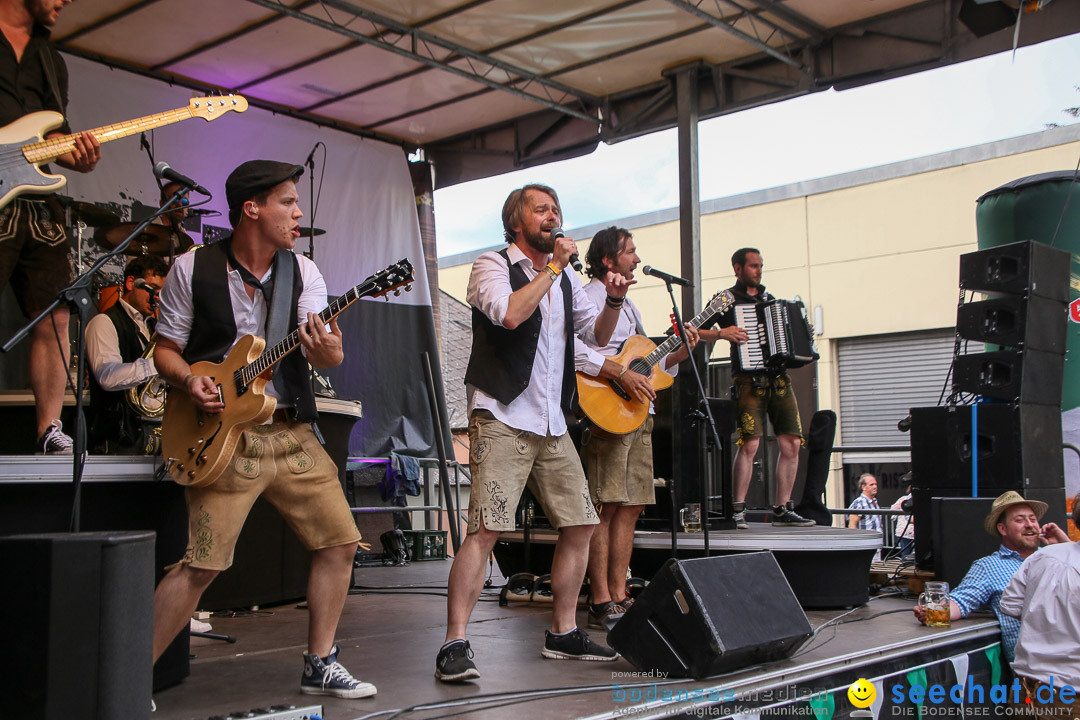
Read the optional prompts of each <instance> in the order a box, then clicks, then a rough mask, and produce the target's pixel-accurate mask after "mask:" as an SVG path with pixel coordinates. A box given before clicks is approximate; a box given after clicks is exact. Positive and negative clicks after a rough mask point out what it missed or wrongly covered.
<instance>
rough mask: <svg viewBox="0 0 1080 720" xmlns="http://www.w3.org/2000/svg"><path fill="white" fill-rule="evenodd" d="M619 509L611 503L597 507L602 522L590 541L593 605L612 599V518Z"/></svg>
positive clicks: (590, 584) (590, 582) (590, 583)
mask: <svg viewBox="0 0 1080 720" xmlns="http://www.w3.org/2000/svg"><path fill="white" fill-rule="evenodd" d="M618 509H619V508H618V506H617V505H612V504H611V503H606V504H604V505H600V506H598V507H597V510H598V512H599V513H600V524H599V525H597V526H596V530H595V531H594V532H593V536H592V540H591V541H590V542H589V569H588V573H589V590H590V593H591V595H592V604H593V605H602V604H603V603H606V602H610V601H611V593H610V591H609V590H608V567H609V560H608V553H609V549H608V548H609V545H610V543H611V539H610V535H611V525H612V520H611V519H612V517H613V516H614V515H615V514H616V512H617V511H618Z"/></svg>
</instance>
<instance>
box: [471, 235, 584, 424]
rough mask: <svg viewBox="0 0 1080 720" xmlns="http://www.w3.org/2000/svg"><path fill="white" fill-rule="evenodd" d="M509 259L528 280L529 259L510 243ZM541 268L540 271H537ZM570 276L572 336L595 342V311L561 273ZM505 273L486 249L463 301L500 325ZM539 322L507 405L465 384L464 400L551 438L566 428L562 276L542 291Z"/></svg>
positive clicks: (506, 294) (573, 280) (576, 283)
mask: <svg viewBox="0 0 1080 720" xmlns="http://www.w3.org/2000/svg"><path fill="white" fill-rule="evenodd" d="M508 255H509V258H510V262H511V263H514V264H516V265H517V266H518V267H520V268H521V269H522V270H524V271H525V277H527V278H528V279H529V281H530V282H531V281H532V279H533V278H535V277H536V275H537V270H536V269H535V268H533V264H532V261H531V260H529V258H528V257H526V256H525V253H523V252H522V251H521V250H520V249H518V247H517V246H516V245H509V246H508ZM540 272H542V270H541V271H540ZM564 274H566V275H568V276H569V278H570V288H571V291H572V292H573V298H572V301H571V312H572V313H573V315H574V328H575V329H576V334H577V336H578V337H581V338H582V339H584V340H585V341H586V342H589V343H591V344H593V345H595V344H596V335H595V327H594V326H595V325H596V318H597V317H598V316H599V313H598V312H597V310H596V306H595V305H593V304H592V303H591V302H590V301H589V299H588V298H586V297H585V294H584V293H583V292H582V289H581V281H580V280H578V278H577V275H576V274H575V273H573V272H571V271H564ZM513 292H514V290H513V288H511V287H510V273H509V268H507V266H506V261H505V260H504V259H503V257H502V255H500V254H499V253H497V252H494V251H493V252H486V253H484V254H483V255H481V256H480V257H478V258H477V259H476V262H474V263H473V267H472V274H471V275H470V276H469V289H468V293H467V295H466V299H467V300H468V302H469V304H470V305H472V306H473V307H474V308H477V309H478V310H480V312H482V313H484V315H486V316H487V318H488V319H489V320H490V321H491V322H493V323H495V324H496V325H498V326H499V327H505V325H504V324H503V320H504V319H505V318H506V308H507V306H508V305H509V304H510V295H511V293H513ZM539 307H540V314H541V317H542V318H543V323H542V325H541V328H540V339H539V340H538V341H537V344H536V357H535V359H534V360H533V366H532V374H531V375H529V386H528V387H526V388H525V390H524V391H522V393H521V394H520V395H518V396H517V397H516V398H515V399H514V400H513V401H512V402H511V403H510V404H509V405H503V404H502V403H500V402H499V401H498V400H496V399H495V398H493V397H491V396H490V395H488V394H487V393H485V392H484V391H483V390H480V389H479V388H477V387H475V386H473V385H471V384H469V385H466V386H465V389H466V392H467V394H468V398H469V413H470V414H472V412H473V411H474V410H487V411H489V412H490V413H491V414H492V415H494V416H495V418H496V419H497V420H499V421H500V422H502V423H504V424H506V425H509V426H510V427H512V428H515V429H517V430H525V431H528V432H531V433H536V434H537V435H550V436H552V437H556V436H559V435H562V434H563V433H565V432H566V418H565V417H563V410H562V407H561V400H562V378H563V366H564V363H565V355H564V353H565V351H566V347H565V345H564V338H565V337H566V318H565V317H564V315H565V313H564V311H563V295H562V276H560V277H559V278H557V281H556V282H553V283H552V284H551V288H550V289H549V290H548V291H547V294H546V295H544V297H543V298H542V299H541V300H540V306H539Z"/></svg>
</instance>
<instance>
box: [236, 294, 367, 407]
mask: <svg viewBox="0 0 1080 720" xmlns="http://www.w3.org/2000/svg"><path fill="white" fill-rule="evenodd" d="M366 285H368V283H364V284H363V285H357V286H356V287H354V288H352V289H350V290H349V291H348V292H346V293H345V294H344V295H342V296H340V297H338V298H336V299H335V300H334V301H333V302H332V303H330V304H329V305H328V306H327V307H326V309H324V310H323V311H322V312H321V313H319V320H321V321H322V323H323V324H324V325H325V324H326V323H328V322H330V321H331V320H333V319H334V318H336V317H337V316H338V315H340V314H341V312H342V310H344V309H345V308H347V307H349V306H350V305H352V304H353V303H354V302H356V301H357V300H359V299H360V298H362V297H364V295H365V294H366V293H365V290H364V288H365V286H366ZM299 344H300V331H299V330H298V329H297V330H293V331H292V332H291V333H289V334H288V335H286V336H285V337H284V338H282V339H281V340H280V341H279V342H278V343H277V344H276V345H274V346H273V347H271V348H267V349H266V350H264V351H263V354H262V355H260V356H259V357H257V358H255V359H254V360H252V361H251V362H250V363H248V364H247V365H245V366H244V367H242V368H240V372H241V373H242V376H243V380H244V384H245V385H248V384H250V383H251V381H252V380H254V379H255V378H257V377H258V376H259V375H261V374H263V373H264V372H266V371H267V370H269V369H270V368H272V367H273V366H274V365H276V364H277V363H278V362H280V361H281V359H282V358H284V357H285V356H286V355H288V354H289V353H291V352H292V351H293V350H295V349H296V346H297V345H299Z"/></svg>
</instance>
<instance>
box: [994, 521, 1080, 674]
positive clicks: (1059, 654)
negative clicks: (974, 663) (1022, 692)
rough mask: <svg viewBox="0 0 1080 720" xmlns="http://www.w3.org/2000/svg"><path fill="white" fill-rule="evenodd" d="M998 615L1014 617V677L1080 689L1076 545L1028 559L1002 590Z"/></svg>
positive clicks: (1054, 548)
mask: <svg viewBox="0 0 1080 720" xmlns="http://www.w3.org/2000/svg"><path fill="white" fill-rule="evenodd" d="M1001 610H1002V611H1003V612H1005V613H1008V614H1009V615H1012V616H1013V617H1016V618H1020V637H1019V639H1018V640H1017V642H1016V659H1015V660H1013V664H1012V668H1013V671H1014V672H1015V673H1016V674H1018V675H1024V676H1026V677H1029V678H1034V679H1036V680H1039V681H1041V682H1043V683H1045V684H1047V685H1049V684H1050V682H1051V680H1050V678H1051V677H1053V684H1054V687H1058V688H1060V687H1064V686H1065V685H1071V686H1072V687H1074V688H1080V543H1075V542H1066V543H1056V544H1054V545H1047V546H1046V547H1044V548H1041V549H1040V550H1039V552H1037V553H1035V554H1033V555H1031V556H1029V557H1028V559H1027V560H1025V561H1024V564H1023V565H1021V566H1020V569H1019V570H1017V571H1016V574H1015V575H1013V578H1012V580H1011V581H1010V582H1009V584H1008V586H1007V587H1006V588H1005V592H1004V594H1003V595H1002V596H1001Z"/></svg>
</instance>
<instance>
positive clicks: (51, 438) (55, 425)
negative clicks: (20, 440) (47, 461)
mask: <svg viewBox="0 0 1080 720" xmlns="http://www.w3.org/2000/svg"><path fill="white" fill-rule="evenodd" d="M74 445H75V441H74V440H72V439H71V436H70V435H68V434H66V433H65V432H64V425H63V423H61V422H60V421H59V420H53V421H52V424H51V425H50V426H49V427H48V428H47V429H46V430H45V432H44V433H42V435H41V437H39V438H38V441H37V446H38V448H40V450H38V451H37V454H38V455H70V454H71V452H72V447H74Z"/></svg>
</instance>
